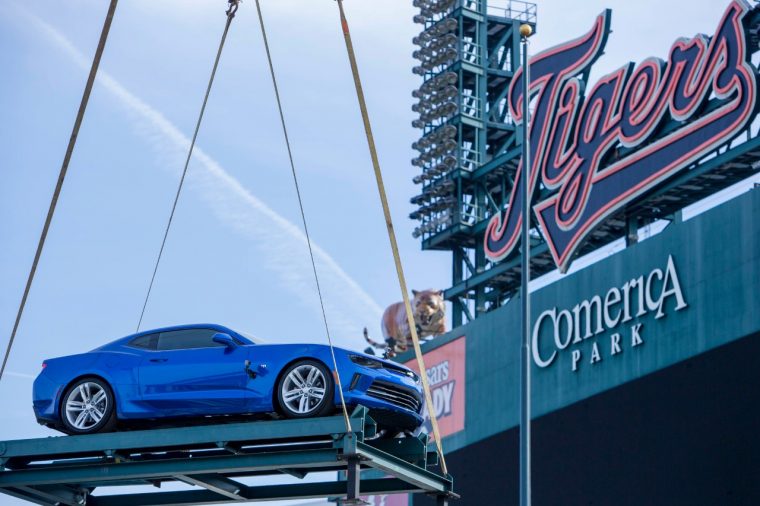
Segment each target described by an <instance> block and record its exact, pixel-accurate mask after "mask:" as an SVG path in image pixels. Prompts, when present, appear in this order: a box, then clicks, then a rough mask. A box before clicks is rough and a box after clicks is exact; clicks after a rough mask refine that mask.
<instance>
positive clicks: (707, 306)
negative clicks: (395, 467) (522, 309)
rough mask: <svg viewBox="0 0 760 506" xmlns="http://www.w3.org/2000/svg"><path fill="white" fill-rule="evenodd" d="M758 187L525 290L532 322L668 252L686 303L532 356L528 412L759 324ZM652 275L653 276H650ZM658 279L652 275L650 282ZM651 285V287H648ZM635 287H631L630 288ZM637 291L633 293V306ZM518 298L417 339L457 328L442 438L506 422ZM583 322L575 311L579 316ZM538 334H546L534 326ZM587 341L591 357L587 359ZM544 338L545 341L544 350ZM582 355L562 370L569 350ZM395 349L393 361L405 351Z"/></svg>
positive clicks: (451, 445) (638, 272)
mask: <svg viewBox="0 0 760 506" xmlns="http://www.w3.org/2000/svg"><path fill="white" fill-rule="evenodd" d="M758 216H760V189H754V190H750V191H748V192H747V193H745V194H743V195H740V196H738V197H736V198H734V199H732V200H730V201H728V202H726V203H724V204H722V205H720V206H718V207H715V208H713V209H711V210H709V211H706V212H704V213H702V214H700V215H697V216H695V217H693V218H691V219H689V220H686V221H681V222H678V221H674V222H673V223H671V224H670V225H669V226H668V227H667V228H666V229H665V230H664V231H662V232H661V233H660V234H658V235H656V236H654V237H652V238H650V239H647V240H644V241H642V242H639V243H638V244H635V245H632V246H630V247H628V248H626V249H625V250H622V251H620V252H618V253H615V254H614V255H611V256H609V257H607V258H605V259H603V260H600V261H598V262H596V263H594V264H592V265H590V266H588V267H586V268H584V269H582V270H579V271H578V272H576V273H573V274H570V275H567V276H565V277H563V278H561V279H560V280H558V281H555V282H554V283H552V284H550V285H548V286H546V287H544V288H542V289H540V290H537V291H536V292H534V293H533V294H532V298H531V305H532V315H533V322H534V323H535V321H536V319H537V318H538V316H539V315H540V314H541V313H542V312H543V311H545V310H548V309H551V308H553V307H556V308H557V309H558V310H561V309H570V310H571V309H572V308H573V307H574V306H576V305H578V304H579V303H581V302H582V301H584V300H590V299H591V298H592V297H593V296H594V295H599V296H600V297H601V299H602V301H603V300H604V297H605V294H606V293H608V291H609V290H610V289H611V288H613V287H618V288H620V287H621V286H623V285H624V284H625V283H626V281H630V280H632V279H637V278H639V277H640V276H645V281H646V276H648V274H649V273H651V272H652V271H653V270H654V269H661V270H665V267H666V264H667V261H668V258H669V257H672V260H673V263H674V267H675V269H676V272H677V275H678V279H679V281H680V286H681V289H682V292H683V297H684V300H685V302H686V303H687V304H688V307H686V308H683V309H681V310H679V311H675V297H670V298H669V299H668V300H667V303H666V305H665V307H664V315H663V316H662V317H661V318H656V312H655V311H647V313H646V314H643V315H641V316H638V317H637V316H636V315H635V311H633V310H632V312H633V314H632V315H631V316H632V319H631V320H630V321H628V322H626V323H625V324H619V325H618V326H616V327H615V328H614V329H611V330H609V329H606V327H605V330H604V331H602V332H600V333H599V334H596V335H593V336H591V337H589V338H587V339H583V340H582V342H581V343H578V344H571V346H570V347H568V349H567V350H565V351H563V352H560V353H559V354H558V357H557V358H556V359H555V361H554V362H553V363H552V364H551V365H549V366H547V367H545V368H541V367H538V366H537V365H535V363H534V365H533V372H532V382H533V393H532V402H533V417H534V418H536V417H540V416H542V415H544V414H547V413H550V412H553V411H555V410H558V409H561V408H563V407H565V406H569V405H571V404H574V403H576V402H578V401H580V400H583V399H586V398H588V397H590V396H593V395H595V394H598V393H601V392H603V391H606V390H609V389H612V388H614V387H616V386H619V385H622V384H624V383H627V382H629V381H632V380H635V379H637V378H640V377H642V376H644V375H647V374H650V373H653V372H655V371H657V370H660V369H663V368H665V367H668V366H670V365H673V364H675V363H677V362H680V361H683V360H686V359H688V358H690V357H693V356H695V355H698V354H700V353H704V352H707V351H709V350H711V349H713V348H716V347H718V346H721V345H723V344H727V343H730V342H732V341H735V340H737V339H742V338H750V337H749V336H757V335H758V334H760V311H758V310H757V308H758V307H760V220H758ZM655 281H657V280H656V279H655ZM657 286H658V287H659V286H661V282H660V284H658V285H657ZM658 289H659V288H658ZM636 297H638V294H636ZM637 304H638V301H637V300H636V301H634V307H636V305H637ZM519 318H520V315H519V303H518V300H517V299H515V300H513V301H511V302H510V303H508V304H507V305H505V306H504V307H501V308H499V309H498V310H495V311H492V312H490V313H488V314H485V315H482V316H481V317H480V318H478V319H477V320H475V321H473V322H471V323H469V324H467V325H465V326H463V327H460V328H457V329H454V330H453V331H451V332H449V333H448V334H446V335H445V336H441V337H440V338H437V339H436V340H434V341H432V342H429V343H425V344H424V345H423V351H424V352H428V351H431V350H433V349H436V348H439V347H441V346H444V345H445V344H447V343H449V342H451V341H454V340H456V339H458V338H460V337H461V336H463V335H464V336H467V340H466V360H467V364H466V413H465V430H463V431H460V432H459V433H456V434H453V435H451V436H449V437H447V438H445V439H444V449H445V450H446V451H447V452H449V451H454V450H456V449H459V448H462V447H464V446H467V445H469V444H472V443H475V442H477V441H479V440H482V439H484V438H486V437H488V436H491V435H493V434H497V433H499V432H502V431H504V430H507V429H509V428H512V427H515V426H516V425H517V422H518V406H519V397H518V394H519V388H518V387H519V383H518V371H519V347H520V339H519V338H520V336H519V330H518V329H519V322H520V319H519ZM636 324H641V325H642V327H641V329H640V335H641V339H642V341H643V343H642V344H641V345H639V346H637V347H635V348H632V347H631V339H632V336H631V326H633V325H636ZM582 326H585V321H584V322H583V323H582ZM614 333H620V334H621V352H620V353H618V354H615V355H611V354H610V352H611V350H610V348H611V337H612V334H614ZM543 339H545V341H546V342H545V343H544V344H547V343H550V342H551V337H550V336H547V335H543ZM594 343H597V345H598V349H599V350H600V358H601V360H600V361H599V362H597V363H595V364H593V365H592V364H590V357H591V353H592V349H593V345H594ZM549 349H550V348H545V349H544V351H545V352H547V353H548V352H549ZM572 349H578V350H579V351H580V352H581V353H582V359H581V362H580V363H579V367H578V370H577V371H575V372H573V371H572V355H571V350H572ZM408 358H409V357H406V356H402V357H400V358H399V360H400V361H402V362H403V361H405V360H408Z"/></svg>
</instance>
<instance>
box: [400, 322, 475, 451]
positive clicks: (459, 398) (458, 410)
mask: <svg viewBox="0 0 760 506" xmlns="http://www.w3.org/2000/svg"><path fill="white" fill-rule="evenodd" d="M465 353H466V352H465V337H464V336H462V337H459V338H457V339H455V340H454V341H451V342H450V343H447V344H445V345H443V346H441V347H440V348H436V349H434V350H431V351H429V352H427V353H425V368H426V369H427V376H428V381H429V382H430V394H431V396H432V398H433V407H434V409H435V414H436V417H437V419H438V427H439V429H440V431H441V437H446V436H448V435H451V434H454V433H455V432H459V431H460V430H462V429H464V401H465V398H464V394H465V392H464V390H465ZM405 365H406V366H407V367H410V368H411V369H414V370H415V371H416V372H418V373H419V372H420V370H419V367H417V360H416V359H413V360H410V361H409V362H407V363H406V364H405ZM423 416H424V417H425V424H424V425H423V430H425V431H427V432H428V433H429V434H432V429H431V428H430V417H429V416H428V412H427V406H425V409H424V411H423Z"/></svg>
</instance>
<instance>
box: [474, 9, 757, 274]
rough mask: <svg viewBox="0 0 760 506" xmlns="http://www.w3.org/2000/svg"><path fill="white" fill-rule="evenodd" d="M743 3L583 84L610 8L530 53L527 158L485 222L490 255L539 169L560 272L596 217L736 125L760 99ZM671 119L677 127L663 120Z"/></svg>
mask: <svg viewBox="0 0 760 506" xmlns="http://www.w3.org/2000/svg"><path fill="white" fill-rule="evenodd" d="M749 10H750V6H749V4H747V2H745V1H744V0H734V1H732V2H731V3H730V4H729V6H728V8H727V9H726V11H725V14H724V15H723V18H722V19H721V21H720V23H718V27H717V29H716V31H715V34H714V35H713V36H711V37H707V36H705V35H697V36H696V37H694V38H691V39H687V38H681V39H678V40H676V42H675V43H674V44H673V46H672V47H671V49H670V52H669V54H668V59H667V61H663V60H661V59H659V58H649V59H646V60H644V61H643V62H641V63H639V64H638V65H634V64H633V63H627V64H625V65H623V66H622V67H621V68H619V69H618V70H616V71H615V72H613V73H611V74H608V75H606V76H604V77H603V78H602V79H600V80H599V82H597V83H596V85H594V87H593V88H591V90H590V91H588V92H586V91H585V90H586V83H585V82H584V79H583V74H584V73H585V72H587V71H588V69H589V68H590V67H591V66H592V65H593V64H594V62H596V60H597V59H598V58H599V57H600V56H601V55H602V54H603V51H604V47H605V44H606V41H607V37H608V36H609V33H610V18H611V11H609V10H607V11H605V12H603V13H602V14H600V15H599V16H598V17H597V18H596V21H595V23H594V25H593V27H592V28H591V30H590V31H589V32H588V33H586V34H585V35H583V36H581V37H579V38H577V39H575V40H572V41H570V42H567V43H565V44H562V45H559V46H557V47H554V48H551V49H548V50H546V51H544V52H542V53H539V54H537V55H536V56H535V57H533V58H532V59H531V61H530V72H531V84H530V97H531V100H532V101H533V102H534V106H535V112H534V115H533V118H532V124H531V125H530V148H531V151H532V153H535V158H534V159H533V160H532V165H531V167H530V171H529V178H528V181H527V182H526V178H525V177H524V176H523V172H524V170H523V169H524V167H523V166H522V164H521V165H520V166H519V167H518V170H517V173H516V176H515V184H514V187H513V188H512V195H511V199H510V205H509V207H508V209H506V210H505V211H502V212H501V213H498V214H497V215H495V216H494V217H493V218H491V221H490V222H489V223H488V227H487V229H486V233H485V238H484V245H485V252H486V255H487V256H488V258H489V259H491V260H493V261H499V260H502V259H503V258H505V257H506V256H507V255H509V254H510V252H512V250H514V248H515V246H516V244H517V242H518V238H519V231H520V227H521V223H522V218H523V217H522V214H521V213H522V211H521V210H522V207H523V204H522V202H521V200H522V194H523V189H522V186H523V185H524V184H529V185H530V191H531V194H535V190H536V188H537V186H538V183H539V181H540V182H541V184H542V185H543V188H544V189H545V190H548V191H549V195H548V196H546V197H544V198H543V199H542V200H541V201H539V202H537V203H536V204H535V205H534V206H533V212H534V213H535V218H536V219H537V223H538V224H539V225H540V227H541V231H542V233H543V235H544V238H545V240H546V242H547V244H548V246H549V249H550V251H551V254H552V256H553V258H554V262H555V263H556V265H557V267H559V269H560V270H561V271H563V272H564V271H565V270H567V267H568V266H569V264H570V261H571V259H572V257H573V253H574V252H575V251H576V250H577V249H578V247H579V246H580V245H581V244H582V241H583V239H584V238H585V237H586V236H587V235H588V234H589V233H590V232H591V231H592V230H593V228H594V227H595V226H596V225H598V224H599V223H600V222H602V221H603V220H605V218H608V217H609V216H611V215H612V214H613V213H615V212H617V211H619V210H620V209H621V208H622V207H623V206H625V205H626V204H627V203H629V202H631V201H632V200H634V199H636V198H637V197H638V196H640V195H642V194H643V193H645V192H647V191H649V190H651V189H652V188H654V187H656V186H657V185H659V184H660V183H662V182H663V181H665V180H666V179H668V178H670V177H671V176H673V175H674V174H676V173H678V172H679V171H681V170H684V169H685V168H686V167H688V166H689V165H690V164H692V163H693V162H695V161H697V160H699V159H700V158H702V157H704V156H705V155H707V154H709V153H711V152H712V151H714V150H715V149H716V148H717V147H718V146H720V145H722V144H725V143H726V142H728V141H730V140H732V139H733V138H734V137H736V136H737V134H738V133H739V132H741V131H742V130H743V129H744V128H745V127H746V126H747V124H748V122H750V121H751V120H752V118H753V117H754V116H755V114H756V105H757V104H756V102H757V87H758V82H757V81H758V78H757V72H756V70H755V68H754V66H753V65H752V64H751V63H750V52H749V51H748V49H747V40H746V37H747V33H746V32H747V27H746V26H745V18H747V17H748V16H747V13H748V12H749ZM522 76H523V73H522V69H520V70H519V71H518V72H517V73H516V75H515V78H514V79H513V81H512V84H511V88H510V90H509V108H510V112H511V114H512V117H513V118H514V119H515V121H516V123H518V124H520V123H522V121H523V118H522V112H521V111H522V101H523V99H524V97H523V83H522ZM671 120H674V121H675V122H677V123H676V124H675V128H672V127H670V125H669V126H668V128H661V127H663V126H664V125H665V124H666V123H668V122H669V121H671ZM615 148H627V149H626V152H628V153H629V154H620V153H616V152H613V149H615Z"/></svg>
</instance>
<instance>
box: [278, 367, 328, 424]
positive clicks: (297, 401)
mask: <svg viewBox="0 0 760 506" xmlns="http://www.w3.org/2000/svg"><path fill="white" fill-rule="evenodd" d="M326 385H327V382H326V380H325V375H324V374H323V373H322V371H321V370H320V369H319V367H317V366H315V365H311V364H303V365H299V366H298V367H296V368H295V369H293V370H292V371H290V372H289V373H288V375H287V376H285V381H283V382H282V389H281V391H280V394H281V395H282V402H283V403H284V404H285V405H286V406H287V408H288V409H290V410H291V411H293V412H294V413H298V414H299V415H305V414H308V413H311V412H312V411H314V410H315V409H316V408H317V407H318V406H319V405H320V404H321V403H322V399H324V398H325V392H326V389H325V387H326Z"/></svg>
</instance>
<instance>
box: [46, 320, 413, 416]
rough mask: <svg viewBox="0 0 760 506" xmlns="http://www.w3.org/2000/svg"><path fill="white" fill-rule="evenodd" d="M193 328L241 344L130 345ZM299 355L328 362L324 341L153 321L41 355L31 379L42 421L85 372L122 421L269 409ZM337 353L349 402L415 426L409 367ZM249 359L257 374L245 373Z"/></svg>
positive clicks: (336, 398)
mask: <svg viewBox="0 0 760 506" xmlns="http://www.w3.org/2000/svg"><path fill="white" fill-rule="evenodd" d="M193 329H211V330H214V331H217V332H220V333H225V334H228V335H230V336H231V337H233V339H234V340H235V341H236V342H237V343H239V345H238V346H234V347H227V346H219V347H208V348H193V349H177V350H149V349H143V348H138V347H135V346H133V345H130V343H131V342H133V340H134V339H135V338H137V337H141V336H149V335H153V334H158V333H161V332H172V331H176V330H193ZM352 355H353V356H361V357H364V358H365V359H368V360H372V361H374V362H373V364H374V366H375V367H367V366H365V365H361V364H359V363H355V362H354V361H352V360H351V356H352ZM301 359H313V360H317V361H320V362H322V363H324V364H325V365H326V366H327V368H328V369H330V370H332V369H333V367H332V356H331V353H330V348H329V347H328V346H325V345H318V344H254V343H253V342H251V341H250V340H249V339H247V338H246V337H245V336H243V335H242V334H240V333H238V332H235V331H234V330H232V329H229V328H227V327H224V326H221V325H216V324H198V325H183V326H174V327H166V328H163V329H155V330H150V331H145V332H141V333H138V334H133V335H130V336H127V337H124V338H121V339H118V340H116V341H113V342H111V343H109V344H106V345H104V346H101V347H99V348H96V349H95V350H92V351H90V352H87V353H82V354H78V355H70V356H66V357H60V358H54V359H49V360H45V366H44V368H43V370H42V372H41V373H40V374H39V376H38V377H37V379H36V380H35V382H34V388H33V406H34V412H35V415H36V417H37V420H38V421H39V422H40V423H43V424H46V425H50V426H54V427H58V426H60V417H61V413H60V406H61V398H62V396H63V394H64V392H65V390H66V388H67V387H68V385H70V384H71V383H73V382H74V381H76V380H77V379H79V378H82V377H85V376H97V377H100V378H102V379H104V380H105V381H106V382H107V383H108V384H109V385H110V386H111V389H112V390H113V393H114V396H115V400H116V416H117V418H118V419H119V420H122V421H127V420H137V419H158V418H169V417H186V416H210V415H211V416H213V415H236V414H249V413H267V412H273V411H275V402H276V400H275V398H276V395H275V389H276V386H277V381H278V379H279V376H280V373H281V372H282V371H284V369H285V368H286V367H287V366H288V365H290V364H292V363H293V362H295V361H298V360H301ZM335 359H336V361H337V366H338V371H339V373H340V377H341V382H342V385H340V387H341V388H342V389H343V394H344V398H345V401H346V404H347V405H349V406H353V405H357V404H362V405H364V406H367V407H368V408H370V409H376V410H382V411H384V412H391V413H395V414H398V415H401V416H403V417H405V418H406V419H408V420H412V421H413V424H414V425H415V427H416V426H419V425H420V424H421V423H422V421H423V420H422V417H421V415H420V411H421V407H422V390H421V386H420V382H419V378H418V377H417V375H416V374H415V373H413V372H412V371H411V370H409V369H408V368H406V367H404V366H402V365H399V364H396V363H394V362H390V361H387V360H382V359H379V358H377V357H372V356H369V355H364V354H362V353H358V352H353V351H349V350H345V349H342V348H335ZM247 362H248V363H249V365H248V370H250V371H253V372H254V373H255V378H251V377H250V376H249V374H248V371H247V370H246V363H247ZM378 364H381V365H380V366H378ZM336 383H337V382H336ZM373 385H374V389H373ZM338 388H339V385H337V384H336V386H335V395H334V397H333V399H334V402H335V404H336V406H337V407H339V406H340V393H339V391H338ZM378 388H380V389H381V390H380V392H381V395H380V396H378V394H377V392H378ZM373 391H374V394H373ZM382 392H386V393H387V392H391V393H390V394H385V393H382ZM394 392H395V393H398V392H402V393H403V392H405V393H406V395H407V398H414V399H416V400H417V401H418V404H419V407H418V408H417V407H415V408H413V407H410V406H409V403H408V402H406V403H404V402H400V401H398V399H397V398H396V397H395V396H394ZM402 396H403V395H402Z"/></svg>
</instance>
